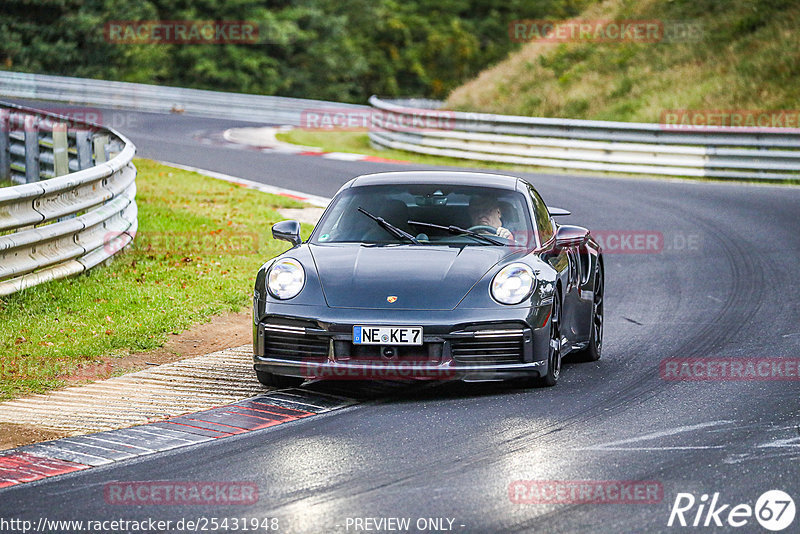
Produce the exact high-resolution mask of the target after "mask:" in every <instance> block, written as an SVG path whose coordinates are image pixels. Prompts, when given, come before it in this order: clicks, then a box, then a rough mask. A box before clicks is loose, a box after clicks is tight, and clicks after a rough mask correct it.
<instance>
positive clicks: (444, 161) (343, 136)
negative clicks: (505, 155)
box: [275, 128, 561, 174]
mask: <svg viewBox="0 0 800 534" xmlns="http://www.w3.org/2000/svg"><path fill="white" fill-rule="evenodd" d="M275 137H276V138H277V139H278V140H279V141H283V142H285V143H293V144H296V145H303V146H311V147H316V148H319V149H320V150H323V151H325V152H349V153H353V154H364V155H367V156H377V157H379V158H386V159H392V160H400V161H405V162H408V163H417V164H419V165H447V166H451V167H468V168H471V169H490V170H491V169H494V170H506V171H520V172H530V171H531V170H534V169H536V168H534V167H529V166H525V165H511V164H505V163H493V162H483V161H477V160H469V159H458V158H449V157H445V156H431V155H427V154H416V153H414V152H406V151H405V150H394V149H390V148H387V149H380V148H374V147H373V146H372V145H370V142H369V137H368V136H367V134H366V132H354V131H350V130H304V129H299V128H298V129H293V130H288V131H286V132H281V133H279V134H277V135H276V136H275ZM541 170H542V172H549V173H553V174H558V173H559V172H561V171H559V170H558V169H545V168H544V167H542V168H541Z"/></svg>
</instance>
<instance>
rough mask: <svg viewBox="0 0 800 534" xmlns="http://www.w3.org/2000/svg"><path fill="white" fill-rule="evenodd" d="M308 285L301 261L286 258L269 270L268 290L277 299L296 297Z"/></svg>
mask: <svg viewBox="0 0 800 534" xmlns="http://www.w3.org/2000/svg"><path fill="white" fill-rule="evenodd" d="M305 283H306V272H305V271H304V270H303V266H302V265H301V264H300V262H299V261H297V260H295V259H292V258H285V259H283V260H280V261H278V262H276V263H275V264H274V265H273V266H272V268H271V269H270V270H269V280H268V281H267V289H269V293H270V295H272V296H273V297H275V298H276V299H281V300H286V299H290V298H292V297H296V296H297V294H298V293H300V290H301V289H303V284H305Z"/></svg>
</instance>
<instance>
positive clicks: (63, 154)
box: [53, 122, 69, 176]
mask: <svg viewBox="0 0 800 534" xmlns="http://www.w3.org/2000/svg"><path fill="white" fill-rule="evenodd" d="M68 149H69V142H68V141H67V125H66V124H65V123H63V122H57V123H54V124H53V176H64V175H65V174H69V152H67V150H68Z"/></svg>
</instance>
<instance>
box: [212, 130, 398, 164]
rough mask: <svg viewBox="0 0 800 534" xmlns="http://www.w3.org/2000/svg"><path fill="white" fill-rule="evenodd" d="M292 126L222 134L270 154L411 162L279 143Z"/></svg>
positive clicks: (231, 142)
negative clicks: (279, 138) (278, 135)
mask: <svg viewBox="0 0 800 534" xmlns="http://www.w3.org/2000/svg"><path fill="white" fill-rule="evenodd" d="M292 129H293V128H292V127H291V126H281V127H274V126H264V127H256V128H229V129H228V130H225V131H224V132H223V134H222V138H223V139H224V140H225V141H226V142H227V143H230V144H231V145H238V146H242V147H247V148H252V149H255V150H264V151H269V152H283V153H287V154H295V155H297V156H319V157H322V158H326V159H335V160H340V161H371V162H375V163H396V164H403V165H407V164H409V163H410V162H408V161H404V160H399V159H389V158H382V157H380V156H368V155H366V154H356V153H353V152H326V151H324V150H319V149H318V148H315V147H309V146H302V145H295V144H292V143H286V142H284V141H279V140H278V139H277V137H276V135H277V134H278V133H281V132H287V131H289V130H292Z"/></svg>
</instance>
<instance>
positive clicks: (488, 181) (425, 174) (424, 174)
mask: <svg viewBox="0 0 800 534" xmlns="http://www.w3.org/2000/svg"><path fill="white" fill-rule="evenodd" d="M518 181H519V178H517V177H516V176H508V175H506V174H492V173H488V172H468V171H397V172H378V173H374V174H363V175H361V176H358V177H356V178H354V179H353V180H352V181H351V182H350V187H362V186H367V185H388V184H442V185H477V186H486V187H496V188H499V189H516V188H517V182H518Z"/></svg>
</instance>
